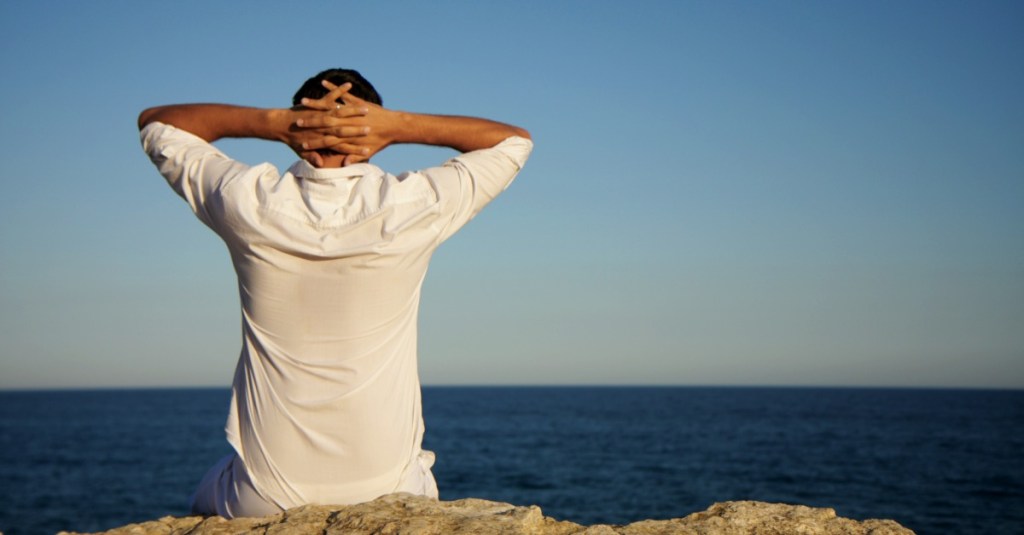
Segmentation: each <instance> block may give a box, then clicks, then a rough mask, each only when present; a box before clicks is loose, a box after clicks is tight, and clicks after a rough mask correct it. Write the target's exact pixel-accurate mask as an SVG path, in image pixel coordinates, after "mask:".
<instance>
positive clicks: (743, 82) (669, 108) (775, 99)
mask: <svg viewBox="0 0 1024 535" xmlns="http://www.w3.org/2000/svg"><path fill="white" fill-rule="evenodd" d="M0 40H2V47H0V54H2V56H0V73H2V79H3V81H2V82H0V102H2V103H3V104H2V105H0V113H2V115H0V117H2V123H0V124H2V127H0V151H2V153H0V178H2V180H3V181H4V188H3V192H4V193H3V194H2V195H0V388H41V387H99V386H189V385H221V386H227V385H228V384H229V382H230V379H231V373H232V370H233V368H234V364H235V360H236V357H237V354H238V344H239V339H240V335H239V332H238V330H239V317H238V305H237V294H236V289H235V283H234V274H233V272H232V270H231V266H230V262H229V260H228V257H227V254H226V251H225V249H224V247H223V245H221V244H220V242H219V241H218V239H217V238H216V236H214V235H213V233H211V232H209V231H208V230H207V229H206V228H205V227H204V226H203V225H202V224H200V223H199V222H198V221H197V220H195V219H194V217H193V216H192V214H191V213H190V211H189V210H188V208H187V206H186V205H185V203H184V202H183V201H182V200H181V199H179V198H178V197H177V196H175V195H174V194H173V193H172V192H171V190H170V189H169V188H168V187H167V186H166V184H165V183H164V182H163V180H162V179H161V177H160V176H159V175H158V174H157V173H156V171H155V170H154V169H153V167H152V166H151V164H150V163H149V161H148V160H147V159H146V158H145V156H144V155H143V154H142V152H141V150H140V148H139V143H138V136H137V130H136V127H135V119H136V116H137V114H138V112H139V111H140V110H142V109H143V108H145V107H148V106H153V105H158V104H167V103H174V102H196V101H201V102H202V101H205V102H231V103H237V104H245V105H252V106H265V107H280V106H285V105H287V104H288V103H289V99H290V97H291V95H292V93H293V92H294V90H295V88H296V87H297V86H298V84H299V83H300V82H301V81H302V80H304V79H305V78H306V77H308V76H310V75H312V74H314V73H316V72H317V71H319V70H321V69H322V68H326V67H352V68H356V69H359V70H360V71H361V72H363V74H365V75H366V76H367V77H368V78H369V79H370V80H372V81H373V82H374V84H375V85H376V86H377V88H378V89H379V90H380V92H381V94H382V95H383V97H384V103H385V105H387V106H390V107H394V108H399V109H408V110H413V111H424V112H434V113H449V114H464V115H480V116H485V117H490V118H494V119H498V120H502V121H506V122H510V123H513V124H517V125H519V126H523V127H525V128H527V129H529V130H530V131H531V133H532V134H533V137H534V140H535V142H536V148H535V150H534V154H533V157H532V159H531V160H530V161H529V163H528V164H527V166H526V168H525V169H524V171H523V172H522V173H521V174H520V176H519V178H518V179H517V180H516V182H515V183H514V184H513V185H512V187H511V188H510V189H509V190H508V191H507V192H506V193H505V194H504V195H502V196H501V197H500V198H499V199H498V200H496V201H495V202H494V203H493V204H492V205H491V206H490V207H488V209H487V210H485V211H484V212H483V213H482V214H481V215H480V216H479V217H478V218H477V219H476V220H474V221H473V222H472V223H471V224H470V225H469V226H468V227H466V228H465V229H464V230H463V232H461V233H460V234H459V235H457V236H456V237H455V238H453V239H452V240H450V241H449V242H448V243H446V244H445V245H444V246H442V248H441V249H440V250H439V251H438V252H437V254H436V255H435V257H434V262H433V264H432V266H431V272H430V275H429V276H428V278H427V282H426V285H425V288H424V296H423V303H422V307H421V317H420V363H421V373H422V377H423V380H424V382H425V383H427V384H680V385H723V384H726V385H751V384H763V385H876V386H959V387H1012V388H1022V387H1024V3H1021V2H1016V1H1010V2H990V1H979V2H944V1H928V2H917V1H901V2H882V1H866V2H811V1H777V2H710V1H708V2H689V1H678V2H677V1H670V2H669V1H666V2H635V3H627V2H590V1H588V2H582V1H579V2H568V1H567V2H541V1H521V2H470V1H465V2H456V1H438V2H413V1H407V2H379V3H377V2H363V3H358V4H357V3H352V2H310V3H305V4H299V3H294V2H273V3H272V2H253V1H246V2H240V1H239V2H230V1H223V2H206V1H202V2H197V1H186V2H128V1H123V2H116V1H110V2H71V1H68V2H50V1H38V2H0ZM220 146H221V147H222V149H223V150H225V151H226V152H228V153H229V154H230V155H232V156H234V157H236V158H238V159H240V160H243V161H247V162H249V163H259V162H262V161H270V162H272V163H275V164H277V165H279V166H282V167H284V166H287V165H289V164H290V163H291V161H292V160H293V157H292V155H291V154H290V153H289V151H288V150H287V149H286V148H285V147H283V146H277V145H275V144H272V143H267V142H261V141H230V142H226V143H222V144H221V145H220ZM451 154H452V153H451V152H450V151H446V150H441V149H432V148H415V147H398V148H395V149H389V151H386V152H385V153H382V154H381V155H380V156H379V157H378V158H377V159H376V160H377V163H378V164H380V165H381V166H382V167H385V168H387V169H390V170H392V171H402V170H405V169H407V168H415V167H424V166H429V165H433V164H436V163H439V162H440V161H442V160H444V159H446V158H447V157H449V156H450V155H451Z"/></svg>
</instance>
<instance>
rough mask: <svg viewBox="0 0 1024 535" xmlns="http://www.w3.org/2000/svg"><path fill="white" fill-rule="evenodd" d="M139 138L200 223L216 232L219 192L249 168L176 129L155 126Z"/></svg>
mask: <svg viewBox="0 0 1024 535" xmlns="http://www.w3.org/2000/svg"><path fill="white" fill-rule="evenodd" d="M139 136H140V138H141V140H142V149H143V150H144V151H145V152H146V154H147V155H148V156H149V159H150V160H152V161H153V164H154V165H156V168H157V170H159V171H160V174H161V175H163V176H164V178H165V179H167V183H168V184H169V185H170V186H171V188H172V189H174V191H175V192H177V194H178V195H180V196H181V198H183V199H185V202H187V203H188V205H189V207H191V208H192V212H194V213H195V214H196V217H198V218H199V220H200V221H202V222H203V223H205V224H206V225H207V226H209V227H210V228H212V229H214V230H216V226H217V224H216V221H217V219H218V217H217V215H218V202H217V199H218V198H219V197H220V196H219V194H218V193H219V191H220V190H222V189H223V188H224V187H225V186H226V185H227V184H229V183H230V182H231V181H232V180H233V179H235V178H237V177H239V176H242V175H243V174H245V172H246V171H248V170H249V168H250V167H249V166H248V165H246V164H243V163H241V162H238V161H235V160H232V159H231V158H229V157H228V156H227V155H226V154H224V153H223V152H221V151H220V150H218V149H217V148H216V147H214V146H213V145H211V144H210V143H208V142H207V141H206V140H204V139H202V138H200V137H198V136H196V135H194V134H191V133H189V132H187V131H185V130H181V129H179V128H175V127H174V126H171V125H168V124H163V123H160V122H153V123H150V124H148V125H146V126H145V127H144V128H143V129H142V131H141V132H139Z"/></svg>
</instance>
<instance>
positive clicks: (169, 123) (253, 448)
mask: <svg viewBox="0 0 1024 535" xmlns="http://www.w3.org/2000/svg"><path fill="white" fill-rule="evenodd" d="M293 103H294V104H295V105H296V106H295V107H293V108H291V109H257V108H243V107H237V106H230V105H219V104H183V105H172V106H162V107H156V108H150V109H147V110H145V111H143V112H142V114H141V115H140V116H139V128H140V130H141V134H140V135H141V138H142V144H143V148H144V150H145V151H146V153H147V154H148V155H149V156H150V158H151V159H152V160H153V163H154V164H155V165H156V166H157V168H158V169H159V171H160V173H161V174H163V176H164V177H165V178H166V179H167V181H168V183H169V184H170V185H171V187H172V188H173V189H174V190H175V191H176V192H177V193H178V194H179V195H180V196H181V197H183V198H184V199H185V200H186V201H187V202H188V204H189V206H190V207H191V208H192V210H193V212H195V214H196V216H197V217H198V218H199V219H200V220H201V221H202V222H203V223H205V224H206V225H207V226H209V227H210V228H211V229H212V230H213V231H214V232H216V233H217V234H218V235H219V236H220V237H221V238H222V239H223V240H224V242H225V244H226V245H227V247H228V250H229V252H230V254H231V260H232V262H233V264H234V267H235V272H236V274H237V276H238V288H239V295H240V299H241V308H242V350H241V354H240V356H239V360H238V365H237V367H236V370H235V376H234V381H233V385H232V400H231V406H230V410H229V414H228V421H227V427H226V431H227V436H228V441H229V442H230V443H231V446H232V447H233V449H234V453H233V454H232V455H229V456H228V457H226V458H225V459H222V460H221V461H220V462H219V463H217V464H216V465H215V466H214V467H213V468H211V469H210V471H209V472H208V473H207V474H206V476H205V477H204V478H203V480H202V482H201V483H200V484H199V488H198V489H197V490H196V494H195V495H194V497H193V503H192V508H193V511H194V512H195V513H199V514H219V515H222V516H225V517H229V518H230V517H235V516H262V515H267V514H273V513H277V512H280V511H281V510H283V509H288V508H291V507H295V506H299V505H303V504H307V503H325V504H326V503H330V504H346V503H359V502H363V501H367V500H372V499H374V498H376V497H378V496H380V495H384V494H388V493H391V492H411V493H416V494H422V495H427V496H433V497H437V487H436V484H435V482H434V478H433V475H432V474H431V472H430V467H431V466H432V464H433V458H434V457H433V453H431V452H428V451H424V450H421V442H422V438H423V419H422V414H421V402H420V385H419V377H418V372H417V360H416V321H417V310H418V307H419V297H420V288H421V285H422V282H423V278H424V276H425V275H426V270H427V264H428V262H429V260H430V257H431V254H432V253H433V251H434V249H435V248H436V247H437V246H438V245H439V244H440V243H441V242H443V241H444V240H446V239H447V238H448V237H450V236H451V235H452V234H454V233H455V232H456V231H457V230H458V229H459V228H460V227H462V225H464V224H465V223H466V222H467V221H469V220H470V219H471V218H472V217H473V216H474V215H476V213H477V212H478V211H480V209H482V208H483V207H484V206H485V205H486V204H487V203H488V202H490V201H491V200H492V199H493V198H494V197H495V196H496V195H498V194H499V193H500V192H501V191H502V190H504V189H505V188H506V187H507V186H508V184H509V183H510V182H511V181H512V179H513V178H514V177H515V175H516V174H517V173H518V172H519V170H520V169H521V168H522V166H523V164H524V163H525V161H526V159H527V157H528V156H529V153H530V151H531V149H532V143H531V141H530V140H529V134H528V133H527V132H526V131H525V130H522V129H520V128H517V127H514V126H510V125H507V124H503V123H498V122H494V121H489V120H486V119H477V118H470V117H451V116H436V115H424V114H417V113H407V112H399V111H394V110H389V109H386V108H383V107H381V106H380V98H379V97H378V96H377V92H376V90H374V89H373V86H372V85H370V84H369V82H367V81H366V80H365V79H364V78H363V77H362V76H360V75H359V73H357V72H355V71H350V70H343V69H332V70H328V71H324V72H322V73H320V74H318V75H317V76H315V77H313V78H311V79H310V80H309V81H307V82H306V83H305V84H304V85H303V86H302V88H301V89H300V90H299V92H298V93H296V95H295V98H294V101H293ZM225 137H250V138H259V139H267V140H274V141H280V142H283V143H286V144H288V145H289V146H290V147H292V148H293V149H294V150H295V151H296V152H297V153H298V154H299V155H300V156H302V157H303V159H302V160H299V161H298V162H297V163H295V164H294V165H292V166H291V167H290V168H289V169H288V170H287V171H286V172H285V173H283V174H282V173H280V172H279V171H278V170H277V169H276V168H274V167H273V166H272V165H270V164H261V165H257V166H249V165H246V164H243V163H241V162H237V161H234V160H232V159H230V158H229V157H228V156H226V155H224V154H223V153H221V152H220V151H219V150H217V149H216V148H214V147H213V146H212V145H211V144H210V143H211V142H214V141H216V140H218V139H221V138H225ZM395 143H418V144H427V145H436V146H446V147H451V148H453V149H455V150H458V151H460V152H462V153H463V154H461V155H459V156H456V157H455V158H453V159H451V160H449V161H447V162H445V163H444V164H443V165H441V166H439V167H432V168H429V169H425V170H422V171H414V172H406V173H402V174H400V175H397V176H395V175H391V174H388V173H385V172H384V171H382V170H381V169H380V168H378V167H376V166H374V165H372V164H370V163H366V161H367V160H368V159H369V158H370V157H371V156H373V154H375V153H376V152H378V151H380V150H382V149H383V148H385V147H387V146H389V145H391V144H395Z"/></svg>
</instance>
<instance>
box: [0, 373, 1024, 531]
mask: <svg viewBox="0 0 1024 535" xmlns="http://www.w3.org/2000/svg"><path fill="white" fill-rule="evenodd" d="M229 396H230V394H229V392H228V390H227V389H160V390H86V391H6V392H0V532H3V533H5V534H7V535H15V534H36V533H54V532H57V531H60V530H76V531H99V530H105V529H110V528H113V527H116V526H120V525H123V524H128V523H133V522H142V521H146V520H151V519H156V518H159V517H161V516H165V515H186V514H188V505H187V501H188V497H189V495H190V494H191V492H192V490H193V489H194V487H195V485H196V483H197V482H198V481H199V478H200V477H201V476H202V475H203V474H204V473H205V471H206V470H207V468H209V466H210V465H212V464H213V463H214V462H215V461H216V460H217V459H219V458H220V457H222V456H223V455H225V454H227V453H228V452H229V451H230V450H229V446H228V445H227V443H226V441H225V438H224V431H223V427H224V421H225V417H226V413H227V405H228V400H229ZM423 400H424V417H425V420H426V426H427V434H426V437H425V439H424V447H425V448H427V449H430V450H433V451H434V452H435V453H436V454H437V463H436V464H435V465H434V474H435V477H436V478H437V482H438V487H439V488H440V492H441V499H444V500H454V499H459V498H464V497H476V498H486V499H489V500H495V501H502V502H509V503H513V504H519V505H531V504H535V505H539V506H540V507H541V509H542V510H543V511H544V514H546V515H548V516H551V517H554V518H557V519H560V520H571V521H573V522H578V523H581V524H593V523H605V524H627V523H630V522H635V521H638V520H642V519H648V518H655V519H665V518H673V517H682V516H686V515H687V514H690V513H692V512H696V511H701V510H704V509H705V508H707V507H708V506H710V505H711V504H713V503H715V502H721V501H728V500H759V501H765V502H781V503H791V504H804V505H809V506H814V507H830V508H833V509H835V510H836V512H837V514H839V515H840V516H844V517H848V518H854V519H859V520H863V519H868V518H889V519H894V520H896V521H897V522H899V523H900V524H902V525H904V526H906V527H908V528H910V529H912V530H914V531H915V532H916V533H918V534H920V535H932V534H936V535H946V534H974V533H977V534H986V535H991V534H996V535H1014V534H1024V391H1020V390H1009V391H1008V390H928V389H874V388H872V389H862V388H750V387H734V388H731V387H425V388H424V390H423Z"/></svg>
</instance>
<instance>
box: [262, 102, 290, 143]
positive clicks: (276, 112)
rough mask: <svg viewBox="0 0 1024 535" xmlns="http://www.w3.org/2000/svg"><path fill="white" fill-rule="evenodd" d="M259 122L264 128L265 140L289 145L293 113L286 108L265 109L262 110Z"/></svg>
mask: <svg viewBox="0 0 1024 535" xmlns="http://www.w3.org/2000/svg"><path fill="white" fill-rule="evenodd" d="M261 114H262V117H261V119H260V122H261V123H262V124H263V125H264V126H265V127H266V134H267V138H268V139H271V140H275V141H280V142H281V143H284V144H286V145H287V144H289V142H290V141H291V138H290V135H289V134H290V132H291V127H292V122H293V117H292V116H293V114H294V113H293V112H292V110H290V109H286V108H267V109H264V110H262V112H261Z"/></svg>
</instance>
